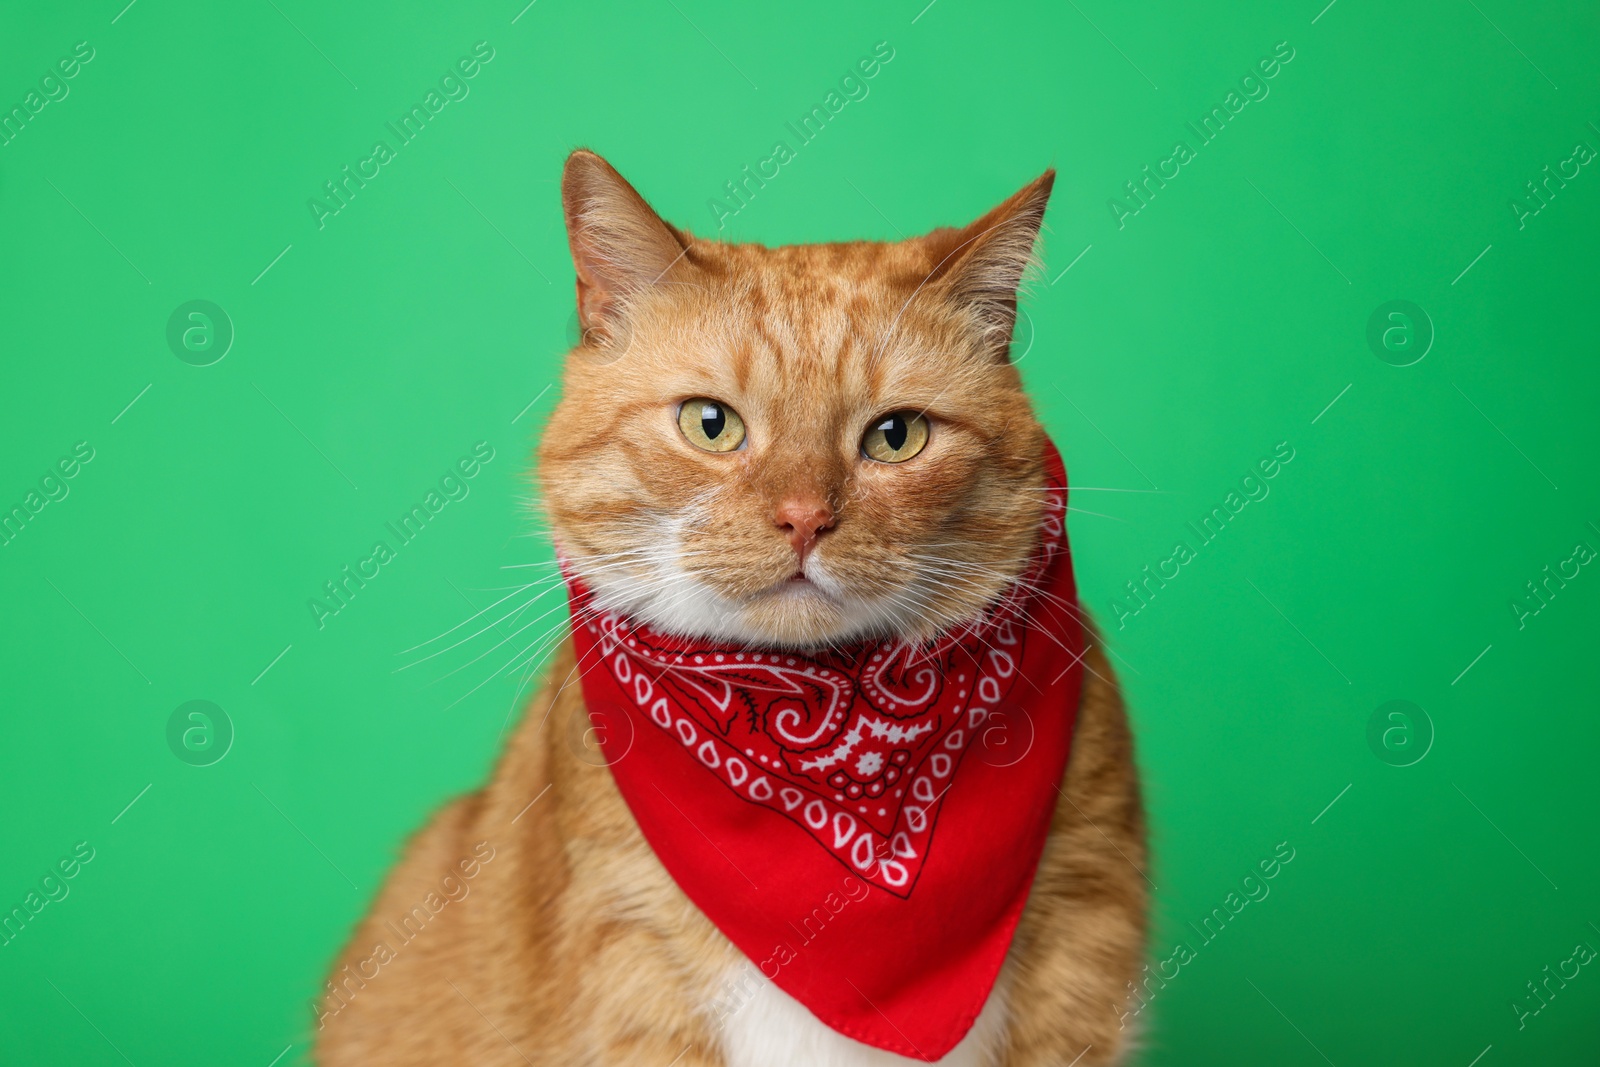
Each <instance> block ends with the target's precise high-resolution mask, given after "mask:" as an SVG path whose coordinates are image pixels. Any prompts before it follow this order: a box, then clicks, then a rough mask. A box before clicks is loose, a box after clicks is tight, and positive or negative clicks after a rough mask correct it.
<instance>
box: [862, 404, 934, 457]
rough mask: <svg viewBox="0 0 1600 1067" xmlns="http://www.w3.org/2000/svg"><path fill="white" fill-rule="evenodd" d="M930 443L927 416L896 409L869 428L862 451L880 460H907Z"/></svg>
mask: <svg viewBox="0 0 1600 1067" xmlns="http://www.w3.org/2000/svg"><path fill="white" fill-rule="evenodd" d="M927 443H928V420H927V418H926V416H924V415H923V414H922V413H921V412H917V411H896V412H893V413H892V414H889V415H885V416H883V418H881V419H879V420H878V421H877V422H875V423H873V424H872V426H871V427H869V428H868V429H867V433H866V436H865V437H863V438H862V439H861V454H862V455H864V456H866V457H867V458H868V459H875V460H877V461H878V462H879V463H904V462H905V461H906V460H908V459H910V458H911V457H912V456H914V455H916V454H917V453H918V452H921V451H922V449H923V448H924V447H925V446H926V445H927Z"/></svg>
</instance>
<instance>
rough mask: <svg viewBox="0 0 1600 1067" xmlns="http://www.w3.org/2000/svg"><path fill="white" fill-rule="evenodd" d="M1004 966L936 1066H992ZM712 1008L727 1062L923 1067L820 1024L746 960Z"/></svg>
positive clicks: (1000, 1038) (736, 1065)
mask: <svg viewBox="0 0 1600 1067" xmlns="http://www.w3.org/2000/svg"><path fill="white" fill-rule="evenodd" d="M1005 978H1006V976H1005V972H1004V971H1002V972H1001V975H1000V981H998V982H996V983H995V987H994V990H993V992H991V993H990V994H989V1000H988V1003H986V1004H984V1006H983V1011H982V1012H980V1013H979V1014H978V1019H977V1022H975V1023H974V1024H973V1026H972V1029H971V1031H969V1032H968V1034H967V1036H966V1037H964V1038H962V1040H961V1043H960V1044H958V1045H957V1046H956V1047H955V1048H953V1049H951V1050H950V1053H949V1055H947V1056H945V1057H944V1058H943V1059H941V1060H939V1061H938V1067H993V1065H994V1064H996V1063H998V1062H999V1059H1000V1052H1001V1048H1002V1045H1003V1043H1004V1040H1005V1033H1006V995H1005V987H1006V981H1005ZM723 989H724V995H723V996H722V997H721V998H719V1001H718V1003H717V1005H716V1006H715V1009H714V1011H713V1014H714V1015H715V1016H717V1017H718V1018H719V1019H720V1022H719V1030H718V1033H719V1036H720V1039H721V1043H722V1054H723V1059H724V1060H725V1061H726V1063H727V1067H923V1062H922V1061H920V1060H913V1059H907V1058H906V1057H904V1056H896V1055H895V1054H894V1053H892V1052H885V1051H883V1050H882V1049H878V1048H873V1047H872V1046H870V1045H863V1044H862V1043H861V1042H859V1041H855V1040H852V1039H851V1038H848V1037H845V1036H844V1035H843V1034H841V1033H839V1032H838V1031H836V1030H833V1029H831V1028H829V1027H827V1026H824V1025H823V1024H822V1023H821V1022H819V1021H818V1020H817V1017H816V1016H815V1015H812V1014H811V1013H810V1012H809V1011H807V1010H806V1009H805V1008H804V1007H803V1006H802V1005H801V1004H800V1002H799V1001H797V1000H795V999H794V998H793V997H791V996H790V995H789V994H787V993H785V992H784V991H783V990H781V989H779V988H778V987H777V986H776V985H774V984H773V983H772V982H771V981H769V980H768V979H767V978H766V976H765V975H763V974H761V972H760V971H758V970H757V969H756V968H755V967H753V966H751V965H750V964H749V963H748V962H741V963H740V964H739V965H738V966H736V967H735V968H733V969H732V970H731V971H730V972H729V975H728V979H727V981H725V982H724V984H723Z"/></svg>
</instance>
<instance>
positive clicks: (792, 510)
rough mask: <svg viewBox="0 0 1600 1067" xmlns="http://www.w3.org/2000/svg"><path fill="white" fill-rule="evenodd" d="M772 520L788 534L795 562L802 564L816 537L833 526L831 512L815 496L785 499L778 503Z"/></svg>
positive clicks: (813, 545) (814, 544) (814, 543)
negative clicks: (795, 558)
mask: <svg viewBox="0 0 1600 1067" xmlns="http://www.w3.org/2000/svg"><path fill="white" fill-rule="evenodd" d="M773 521H774V522H775V523H777V526H778V529H780V530H782V531H783V532H784V533H785V534H786V535H788V538H789V544H790V546H791V547H792V548H793V549H794V554H795V556H796V557H797V562H798V563H799V564H800V565H801V566H804V565H805V562H806V555H807V554H808V553H809V552H810V551H811V549H812V548H813V547H815V546H816V543H817V538H818V537H820V536H821V535H822V533H823V531H824V530H831V529H832V528H833V512H832V510H830V509H829V508H828V506H827V505H826V504H824V503H822V502H821V501H819V500H817V499H815V498H812V499H794V500H786V501H784V502H783V503H782V504H780V505H778V510H777V513H776V514H775V515H774V516H773Z"/></svg>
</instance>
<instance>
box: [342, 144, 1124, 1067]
mask: <svg viewBox="0 0 1600 1067" xmlns="http://www.w3.org/2000/svg"><path fill="white" fill-rule="evenodd" d="M1053 178H1054V173H1053V172H1046V173H1045V174H1044V175H1043V176H1041V177H1040V178H1038V179H1037V180H1035V181H1033V182H1032V183H1030V184H1029V185H1027V186H1026V187H1024V188H1023V189H1022V190H1021V191H1019V192H1018V193H1016V194H1015V195H1013V196H1012V197H1010V198H1009V199H1007V200H1006V201H1004V202H1003V203H1001V204H1000V205H999V206H998V207H996V208H995V209H994V210H992V211H990V212H989V213H988V214H986V215H985V216H984V217H983V218H981V219H979V220H977V221H976V222H974V223H972V224H971V225H969V226H967V227H964V228H959V229H941V230H935V231H933V232H932V233H930V234H927V235H926V236H923V237H918V238H914V239H911V240H906V241H901V242H895V243H877V242H866V241H856V242H849V243H841V244H819V245H806V246H793V247H781V248H770V249H769V248H764V247H761V246H758V245H733V244H724V243H719V242H715V241H707V240H702V239H699V238H696V237H694V236H692V235H691V234H689V233H687V232H686V231H684V230H681V229H678V228H675V227H673V226H670V225H668V224H667V223H666V222H664V221H662V220H661V218H660V217H659V216H657V215H656V214H655V212H654V211H652V210H651V208H650V207H649V206H648V205H647V204H646V203H645V201H644V200H643V199H642V198H641V197H640V195H639V194H638V193H637V192H635V191H634V189H633V187H632V186H630V185H629V184H628V183H627V182H626V181H625V180H624V179H623V178H622V177H621V176H620V175H619V174H617V172H616V171H615V170H613V169H612V168H611V167H610V166H609V165H608V164H607V163H606V162H605V161H604V160H603V159H601V158H600V157H599V156H597V155H594V154H593V153H590V152H587V151H583V150H580V151H577V152H574V153H573V154H572V156H571V157H570V158H569V159H568V160H567V164H566V169H565V173H564V176H563V183H562V203H563V206H564V208H565V212H566V221H567V227H568V233H569V238H570V243H571V247H572V254H573V259H574V262H575V266H576V271H577V299H578V309H579V315H580V321H581V323H582V325H583V330H584V332H583V338H582V341H581V343H580V344H579V345H578V347H577V348H575V349H574V350H573V351H572V353H571V354H570V355H569V357H568V359H567V365H566V371H565V377H564V381H563V395H562V398H561V401H560V403H559V404H558V406H557V407H556V409H555V411H554V413H553V414H552V416H551V418H550V421H549V425H548V427H547V429H546V431H545V433H544V437H543V442H542V444H541V446H540V450H539V478H540V481H541V488H542V496H543V503H544V507H545V509H546V513H547V515H548V518H549V524H550V529H551V532H552V534H553V536H554V539H555V541H556V544H557V546H558V549H559V551H560V553H561V555H562V558H563V561H564V564H565V566H566V567H567V569H568V574H569V576H573V577H576V578H578V579H581V581H582V582H583V583H584V585H585V586H587V588H588V589H589V590H590V591H591V592H592V594H593V596H594V598H595V603H596V604H597V605H599V607H600V608H603V609H604V610H606V611H609V612H614V613H617V614H619V615H622V616H626V617H628V618H630V619H634V620H639V621H640V622H641V623H646V624H649V625H650V626H652V627H654V628H656V629H657V630H659V631H662V632H665V633H671V634H677V635H687V636H690V637H694V638H697V639H706V640H714V641H717V642H720V643H722V644H726V645H729V646H730V647H744V648H750V649H779V650H805V649H828V648H836V647H841V646H845V645H847V644H849V643H850V642H855V641H860V640H871V639H888V638H899V639H903V640H904V641H906V642H922V641H926V640H928V639H930V638H932V637H934V636H936V635H938V634H941V633H944V632H948V631H950V630H952V629H954V628H957V627H959V626H961V625H963V624H964V623H966V622H968V621H970V620H972V619H973V618H975V617H977V616H979V615H981V614H982V613H983V612H984V611H985V610H986V608H987V607H988V606H989V605H991V604H993V603H994V602H996V600H997V599H998V598H1000V597H1002V596H1003V595H1004V594H1005V593H1006V592H1007V590H1008V589H1010V588H1012V587H1013V586H1015V585H1016V584H1017V583H1018V582H1019V581H1020V578H1019V576H1020V575H1022V573H1023V571H1024V568H1025V566H1026V565H1027V563H1028V560H1029V558H1030V554H1031V553H1032V552H1033V551H1034V549H1035V545H1036V542H1037V541H1038V538H1039V523H1040V512H1041V493H1042V492H1043V491H1044V478H1045V475H1044V472H1043V469H1042V465H1041V460H1040V455H1041V452H1042V450H1043V449H1044V448H1045V447H1046V446H1045V437H1044V432H1043V430H1042V429H1041V428H1040V426H1039V424H1038V421H1037V419H1036V418H1035V416H1034V414H1033V410H1032V407H1031V405H1030V403H1029V401H1028V399H1027V397H1026V395H1025V394H1024V393H1023V390H1022V383H1021V379H1020V376H1019V375H1018V373H1017V371H1016V369H1015V368H1014V367H1013V366H1012V365H1011V363H1010V362H1009V358H1008V354H1009V344H1010V337H1011V331H1012V326H1013V323H1014V317H1015V313H1016V291H1017V286H1018V284H1019V283H1020V282H1021V280H1022V277H1023V274H1024V270H1025V268H1026V267H1027V266H1028V264H1029V262H1030V258H1031V256H1032V253H1033V246H1034V243H1035V240H1036V238H1037V236H1038V231H1039V227H1040V225H1041V223H1042V220H1043V217H1044V210H1045V205H1046V201H1047V200H1048V197H1049V194H1050V188H1051V183H1052V181H1053ZM708 398H712V399H708ZM885 412H894V413H896V414H894V415H891V416H887V417H886V416H885V415H884V413H885ZM913 449H915V450H918V451H920V453H921V454H920V455H917V456H916V457H915V458H914V459H910V460H909V461H907V462H905V463H904V464H903V465H902V464H900V463H899V462H898V460H899V458H900V457H902V456H904V455H907V454H909V453H910V452H911V450H913ZM596 610H598V609H596ZM1088 642H1089V643H1088V646H1087V654H1086V655H1084V656H1083V657H1082V658H1083V667H1084V668H1085V669H1084V673H1083V675H1082V688H1081V698H1080V701H1079V705H1078V710H1077V719H1076V725H1075V727H1074V728H1073V732H1072V741H1071V748H1070V758H1069V760H1068V762H1067V764H1066V772H1065V776H1064V778H1062V779H1061V781H1060V785H1059V786H1058V787H1056V791H1057V792H1058V793H1059V794H1060V795H1059V798H1057V797H1056V796H1054V795H1053V794H1051V795H1050V796H1049V798H1048V799H1049V804H1048V807H1047V808H1046V809H1045V810H1046V814H1047V817H1048V820H1049V821H1048V836H1047V837H1045V838H1044V845H1043V853H1042V857H1041V858H1040V860H1039V865H1038V867H1037V871H1036V873H1035V875H1034V879H1033V884H1032V888H1031V892H1029V893H1028V895H1027V897H1026V907H1025V908H1023V909H1022V911H1021V918H1020V921H1018V923H1017V926H1016V930H1015V936H1014V939H1013V940H1012V941H1011V945H1010V949H1009V953H1008V954H1007V955H1006V957H1005V965H1004V967H1003V968H1002V969H1001V970H1000V973H999V978H998V981H996V982H995V984H994V987H993V991H992V993H990V995H989V997H988V1000H987V1003H986V1004H985V1005H984V1006H983V1009H982V1012H981V1014H979V1015H978V1016H977V1018H976V1021H975V1023H974V1024H973V1025H972V1028H971V1030H970V1032H968V1033H967V1035H966V1037H965V1038H963V1039H962V1040H961V1041H960V1042H959V1044H957V1045H955V1047H954V1048H953V1049H951V1050H950V1051H949V1052H948V1054H947V1055H945V1056H944V1057H943V1058H942V1059H940V1060H938V1062H940V1063H943V1064H947V1065H961V1067H980V1065H983V1067H1043V1065H1046V1064H1054V1065H1066V1064H1069V1063H1071V1064H1075V1065H1077V1067H1100V1065H1105V1064H1113V1063H1117V1062H1122V1061H1123V1060H1124V1058H1125V1056H1126V1055H1127V1052H1128V1043H1129V1039H1130V1034H1129V1032H1128V1031H1126V1030H1125V1029H1124V1025H1123V1021H1124V1018H1125V1016H1124V1013H1123V1008H1124V1005H1125V1003H1126V1000H1127V996H1128V991H1129V989H1130V988H1132V987H1131V983H1132V982H1133V980H1134V979H1135V978H1136V976H1137V973H1138V971H1139V967H1140V962H1141V957H1142V955H1143V952H1144V945H1145V927H1146V895H1145V880H1144V877H1143V874H1142V867H1143V865H1144V863H1145V855H1146V850H1145V837H1144V822H1143V815H1142V811H1141V807H1140V798H1139V788H1138V782H1137V777H1136V773H1135V769H1134V763H1133V748H1132V741H1131V738H1130V736H1129V730H1128V725H1127V721H1126V718H1125V715H1124V711H1123V706H1122V701H1121V698H1120V696H1119V694H1118V691H1117V688H1116V685H1115V683H1114V681H1113V680H1112V672H1111V669H1110V666H1109V664H1108V663H1107V661H1106V658H1105V656H1104V655H1103V654H1102V652H1101V651H1100V649H1099V648H1098V647H1097V646H1096V644H1095V639H1094V637H1093V635H1092V633H1091V634H1090V635H1089V637H1088ZM741 658H742V657H741ZM1061 658H1062V659H1063V661H1064V660H1065V659H1066V658H1067V657H1065V656H1063V657H1061ZM774 661H775V659H774ZM791 662H792V661H791ZM1061 666H1062V667H1063V668H1065V667H1066V666H1067V664H1066V663H1065V662H1063V663H1062V664H1061ZM577 667H578V664H577V662H576V659H575V653H574V646H573V644H572V642H571V640H570V638H569V639H568V640H567V641H566V642H564V643H563V644H562V646H561V650H560V651H559V652H558V653H557V655H556V656H555V657H554V661H553V663H552V664H551V665H550V667H549V673H548V675H547V680H546V682H545V685H544V688H543V691H542V692H541V693H540V694H539V695H538V697H537V698H536V699H535V700H533V701H532V702H531V704H530V706H529V708H528V711H527V714H526V718H525V719H524V720H523V722H522V723H521V725H520V727H519V728H518V729H517V731H516V733H515V734H514V736H513V737H512V739H511V741H510V743H509V746H508V748H507V750H506V752H505V753H504V756H503V757H502V759H501V760H500V763H499V765H498V767H497V768H496V770H495V772H494V775H493V778H492V780H491V781H490V782H489V784H488V785H487V786H485V787H484V788H483V789H482V790H480V791H479V792H477V793H474V794H472V795H470V796H466V797H463V798H461V799H459V800H456V801H454V802H453V803H451V804H449V805H448V806H447V807H445V808H444V810H443V811H441V812H440V813H439V814H438V815H437V816H435V817H434V819H433V820H432V822H431V823H430V824H429V825H428V826H427V827H426V828H425V829H423V830H422V831H421V832H420V833H418V834H417V835H416V837H415V838H413V840H412V841H411V842H410V844H409V846H408V847H407V849H406V853H405V857H404V859H403V861H402V862H401V863H400V864H399V865H398V866H397V867H396V868H395V870H394V871H393V873H392V874H391V875H390V878H389V881H388V883H387V885H386V886H385V888H384V889H383V891H382V893H381V894H380V896H379V897H378V899H377V901H376V903H375V904H374V906H373V908H372V911H371V913H370V915H369V916H368V917H367V919H366V920H365V921H364V922H363V923H362V924H361V926H360V928H359V929H358V930H357V931H356V933H355V936H354V937H353V938H352V940H351V941H350V943H349V945H348V946H347V948H346V949H345V950H344V952H343V954H342V955H341V957H340V958H339V960H338V962H337V963H336V965H335V969H334V971H333V974H332V976H331V978H330V980H329V982H328V984H327V993H326V995H325V996H324V997H323V999H322V1000H321V1001H320V1003H319V1006H318V1007H317V1008H316V1011H317V1014H318V1025H317V1030H318V1032H317V1035H316V1052H315V1055H316V1060H317V1062H318V1063H320V1064H322V1065H324V1067H347V1065H357V1064H360V1065H380V1064H381V1065H384V1067H404V1065H413V1064H414V1065H418V1067H421V1065H428V1067H441V1065H446V1064H472V1065H475V1067H490V1065H508V1067H515V1065H519V1064H536V1065H541V1067H542V1065H546V1064H549V1065H561V1067H575V1065H594V1067H602V1065H604V1067H612V1065H616V1067H643V1065H657V1067H723V1065H726V1067H799V1065H807V1067H857V1065H860V1067H867V1065H879V1067H885V1065H890V1064H909V1063H914V1062H917V1060H916V1059H913V1058H907V1057H904V1056H901V1055H898V1054H895V1053H892V1052H888V1051H885V1050H884V1049H883V1048H876V1047H871V1046H869V1045H867V1044H864V1043H862V1042H859V1041H857V1040H854V1039H853V1038H851V1037H847V1036H845V1035H844V1034H842V1033H839V1032H838V1031H836V1030H834V1029H831V1028H829V1027H828V1026H826V1025H824V1024H823V1023H822V1022H820V1021H818V1019H817V1018H816V1017H815V1016H814V1015H813V1014H812V1013H811V1012H809V1011H807V1009H806V1008H805V1007H803V1006H801V1004H800V1003H799V1002H798V1001H796V1000H795V999H794V998H792V997H790V996H789V995H788V994H787V993H785V992H784V991H783V990H781V989H779V988H778V987H777V985H775V984H773V983H772V982H770V981H768V980H767V978H766V977H763V975H764V974H765V973H766V972H765V970H764V969H763V970H762V971H761V972H756V971H755V970H754V969H753V968H752V967H751V963H750V960H749V959H747V958H746V956H745V955H744V954H743V953H741V952H740V951H739V949H737V948H735V947H734V945H733V944H732V943H731V942H730V941H729V940H728V938H727V937H725V936H724V935H723V934H722V932H721V931H720V930H719V929H718V927H717V926H716V925H713V923H712V922H710V921H709V920H708V919H707V918H706V916H705V914H703V913H702V911H701V910H700V909H698V908H697V907H696V906H695V905H694V904H693V903H692V902H691V901H690V899H689V898H688V897H687V896H685V894H684V892H683V890H681V889H680V888H679V885H678V884H677V882H675V881H674V879H673V877H672V876H670V875H669V874H668V871H667V869H666V868H665V867H664V866H663V864H662V862H661V860H660V859H658V857H657V854H656V853H655V852H654V851H652V847H651V844H650V843H649V842H647V841H646V840H645V838H644V836H642V834H641V830H640V825H639V823H638V822H637V821H636V819H635V817H634V815H633V813H632V812H631V811H630V808H629V806H628V804H626V803H624V799H623V796H622V795H621V793H620V792H619V789H618V786H617V784H616V782H615V781H614V779H613V773H612V771H611V770H610V769H608V767H607V766H606V763H605V762H604V761H603V760H601V759H597V758H594V757H592V756H591V757H589V758H578V757H577V756H576V755H575V754H574V746H573V744H572V742H571V739H572V738H574V737H579V736H583V735H584V733H585V729H586V727H587V726H588V721H587V718H586V716H587V713H586V708H585V702H584V696H583V689H582V686H580V684H579V671H578V669H577ZM1050 673H1054V672H1053V671H1052V672H1050ZM643 728H644V729H653V727H648V726H646V727H643ZM1049 808H1053V814H1050V813H1049ZM862 810H863V811H864V810H865V808H863V809H862ZM807 843H808V844H809V842H807ZM847 881H848V880H847ZM857 884H858V885H859V884H860V883H857ZM862 888H863V890H865V888H866V887H864V886H863V887H862ZM909 899H910V901H911V902H912V903H913V904H914V903H915V902H916V900H917V897H916V896H915V895H913V896H911V897H910V898H909ZM850 906H851V907H858V908H859V907H861V905H856V904H851V905H850ZM928 936H930V937H937V936H938V934H937V932H936V931H931V932H930V933H929V935H928ZM921 1058H922V1059H927V1058H928V1057H927V1056H923V1057H921Z"/></svg>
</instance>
